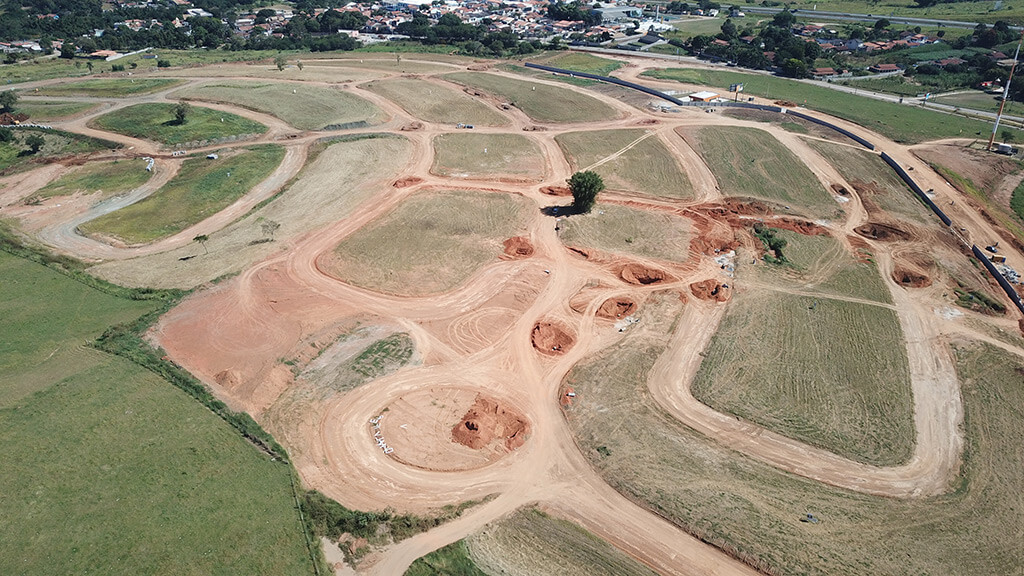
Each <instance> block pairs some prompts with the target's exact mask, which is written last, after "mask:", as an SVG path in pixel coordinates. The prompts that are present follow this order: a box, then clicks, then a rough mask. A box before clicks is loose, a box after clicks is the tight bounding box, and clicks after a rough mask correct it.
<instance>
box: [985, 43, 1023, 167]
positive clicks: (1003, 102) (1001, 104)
mask: <svg viewBox="0 0 1024 576" xmlns="http://www.w3.org/2000/svg"><path fill="white" fill-rule="evenodd" d="M1021 43H1024V31H1022V32H1021V33H1020V40H1018V41H1017V51H1016V52H1014V53H1013V66H1010V77H1009V78H1007V79H1006V86H1005V87H1004V88H1003V99H1002V100H1001V101H1000V102H999V112H998V113H996V123H995V124H993V125H992V135H991V136H989V137H988V148H986V150H988V151H989V152H991V151H992V143H993V142H995V140H996V131H997V130H999V120H1001V119H1002V117H1003V107H1004V106H1006V99H1007V98H1008V97H1009V96H1010V82H1012V81H1013V71H1014V70H1016V69H1017V56H1019V55H1020V45H1021Z"/></svg>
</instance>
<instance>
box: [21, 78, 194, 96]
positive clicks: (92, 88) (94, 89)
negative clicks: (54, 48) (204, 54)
mask: <svg viewBox="0 0 1024 576" xmlns="http://www.w3.org/2000/svg"><path fill="white" fill-rule="evenodd" d="M178 84H181V80H171V79H167V78H137V79H134V80H128V79H120V78H95V79H92V80H82V81H81V82H67V83H64V84H52V85H50V86H43V87H41V88H39V89H38V90H36V91H33V92H32V94H33V95H36V94H38V95H41V96H90V97H93V98H127V97H129V96H142V95H145V94H152V93H153V92H159V91H161V90H166V89H168V88H172V87H174V86H177V85H178Z"/></svg>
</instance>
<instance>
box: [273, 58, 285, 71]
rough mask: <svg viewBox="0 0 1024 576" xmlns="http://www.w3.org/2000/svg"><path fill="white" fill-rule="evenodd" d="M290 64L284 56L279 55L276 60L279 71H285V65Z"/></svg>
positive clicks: (275, 63)
mask: <svg viewBox="0 0 1024 576" xmlns="http://www.w3.org/2000/svg"><path fill="white" fill-rule="evenodd" d="M287 64H288V60H286V59H285V57H284V54H278V55H277V57H276V58H274V65H275V66H277V69H278V71H282V70H284V67H285V65H287Z"/></svg>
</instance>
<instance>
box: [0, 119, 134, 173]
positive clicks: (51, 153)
mask: <svg viewBox="0 0 1024 576" xmlns="http://www.w3.org/2000/svg"><path fill="white" fill-rule="evenodd" d="M0 130H3V128H0ZM10 133H11V140H10V141H8V142H0V176H3V175H7V174H12V173H15V172H20V171H22V170H26V169H28V168H29V167H31V166H33V165H34V164H35V163H38V162H49V161H51V160H53V159H54V158H58V157H59V158H63V157H68V156H76V155H79V154H88V153H90V152H97V151H99V150H111V149H115V148H120V147H121V145H120V144H117V143H115V142H110V141H107V140H100V139H98V138H89V137H88V136H79V135H78V134H73V133H71V132H64V131H62V130H41V129H35V128H16V129H12V130H11V131H10ZM36 138H41V139H42V143H41V145H40V146H39V150H38V151H36V152H32V139H36Z"/></svg>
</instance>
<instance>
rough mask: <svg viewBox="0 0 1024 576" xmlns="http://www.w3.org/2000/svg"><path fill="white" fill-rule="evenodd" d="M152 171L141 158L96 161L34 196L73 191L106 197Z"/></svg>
mask: <svg viewBox="0 0 1024 576" xmlns="http://www.w3.org/2000/svg"><path fill="white" fill-rule="evenodd" d="M152 175H153V174H152V172H146V168H145V162H144V161H142V160H136V161H132V160H120V161H118V160H115V161H113V162H94V163H91V164H86V165H84V166H79V167H76V168H74V169H72V170H71V171H70V172H68V173H67V174H65V175H63V176H61V177H60V178H58V179H57V180H54V181H53V182H50V183H49V184H47V185H46V186H44V187H42V188H40V189H39V191H38V192H36V193H35V195H34V196H35V197H38V198H51V197H53V196H70V195H71V194H101V195H102V197H104V198H107V197H110V196H115V195H117V194H123V193H125V192H130V191H132V190H134V189H136V188H138V187H139V186H142V185H143V184H145V183H146V182H147V181H148V180H149V178H150V177H151V176H152Z"/></svg>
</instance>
